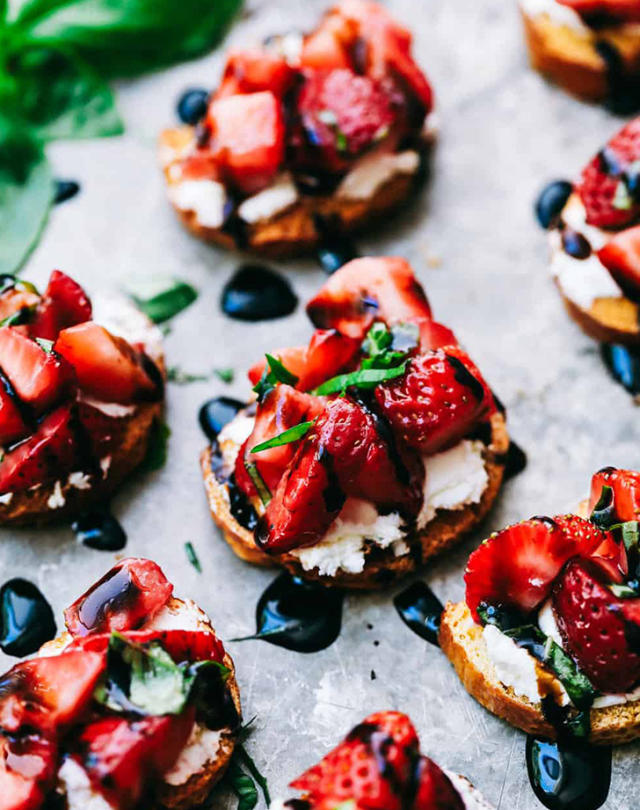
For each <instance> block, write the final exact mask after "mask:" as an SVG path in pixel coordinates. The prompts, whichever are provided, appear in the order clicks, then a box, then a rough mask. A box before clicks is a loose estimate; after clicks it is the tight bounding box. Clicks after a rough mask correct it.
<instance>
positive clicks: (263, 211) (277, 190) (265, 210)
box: [238, 172, 298, 224]
mask: <svg viewBox="0 0 640 810" xmlns="http://www.w3.org/2000/svg"><path fill="white" fill-rule="evenodd" d="M297 199H298V189H297V188H296V186H295V183H294V182H293V179H292V177H291V175H290V174H289V173H288V172H287V173H284V174H282V175H280V177H277V178H276V179H275V181H274V182H273V183H272V184H271V185H270V186H268V187H267V188H265V189H264V190H263V191H260V192H258V194H254V195H253V197H247V199H246V200H244V201H243V202H242V203H241V204H240V205H239V207H238V216H239V217H240V219H243V220H244V221H245V222H249V223H251V224H253V223H255V222H262V221H265V220H268V219H271V218H272V217H274V216H275V215H276V214H280V213H281V212H282V211H286V209H287V208H289V207H291V206H292V205H293V204H294V203H295V202H296V200H297Z"/></svg>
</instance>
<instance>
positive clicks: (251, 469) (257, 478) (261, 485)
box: [244, 462, 271, 506]
mask: <svg viewBox="0 0 640 810" xmlns="http://www.w3.org/2000/svg"><path fill="white" fill-rule="evenodd" d="M244 466H245V468H246V470H247V473H248V474H249V478H250V479H251V480H252V481H253V485H254V486H255V488H256V489H257V490H258V496H259V498H260V500H261V501H262V503H263V504H264V505H265V506H267V505H268V504H269V501H270V500H271V493H270V492H269V487H268V486H267V485H266V484H265V482H264V479H263V478H262V476H261V475H260V472H259V471H258V468H257V467H256V465H255V464H252V463H251V462H245V465H244Z"/></svg>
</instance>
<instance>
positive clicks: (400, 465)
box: [352, 389, 411, 487]
mask: <svg viewBox="0 0 640 810" xmlns="http://www.w3.org/2000/svg"><path fill="white" fill-rule="evenodd" d="M352 399H353V400H354V402H357V403H358V405H359V406H360V407H361V408H362V410H363V411H365V413H366V414H367V415H368V416H370V417H371V418H372V419H373V421H374V425H375V430H376V433H377V434H378V436H380V438H381V439H382V440H383V441H384V442H385V444H386V446H387V450H388V452H389V458H390V459H391V463H392V464H393V467H394V470H395V473H396V477H397V479H398V481H400V483H401V484H402V485H403V486H405V487H408V486H410V484H411V474H410V472H409V470H408V468H407V465H406V464H405V463H404V461H403V459H402V456H401V455H400V452H399V450H398V445H397V443H396V439H395V435H394V433H393V430H392V429H391V425H390V424H389V422H388V421H387V420H386V419H385V417H384V416H383V415H382V414H381V413H380V412H379V411H378V410H377V408H376V407H375V404H374V402H375V400H374V399H373V395H372V394H371V393H367V392H366V391H364V390H357V389H356V390H354V391H353V393H352Z"/></svg>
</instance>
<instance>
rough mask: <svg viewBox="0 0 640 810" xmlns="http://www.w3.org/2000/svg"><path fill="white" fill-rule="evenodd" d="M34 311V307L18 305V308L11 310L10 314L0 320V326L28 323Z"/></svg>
mask: <svg viewBox="0 0 640 810" xmlns="http://www.w3.org/2000/svg"><path fill="white" fill-rule="evenodd" d="M34 311H35V307H20V309H17V310H16V311H15V312H12V313H11V315H7V317H6V318H3V319H2V320H1V321H0V326H22V325H23V324H25V323H29V321H30V320H31V316H32V315H33V313H34Z"/></svg>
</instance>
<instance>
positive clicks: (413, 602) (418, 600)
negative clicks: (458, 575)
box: [393, 580, 444, 647]
mask: <svg viewBox="0 0 640 810" xmlns="http://www.w3.org/2000/svg"><path fill="white" fill-rule="evenodd" d="M393 604H394V605H395V608H396V610H397V611H398V614H399V616H400V618H401V619H402V621H403V622H404V623H405V624H406V625H407V627H409V628H410V629H411V630H413V632H414V633H416V634H417V635H419V636H420V638H423V639H424V640H425V641H428V642H429V644H435V645H436V647H438V646H440V645H439V641H438V631H439V630H440V618H441V616H442V611H443V610H444V605H443V604H442V602H441V601H440V600H439V599H438V597H437V596H436V595H435V594H434V592H433V591H432V590H431V588H430V587H429V586H428V585H427V584H426V583H424V582H422V581H421V580H418V581H417V582H414V583H413V584H412V585H409V587H408V588H405V590H404V591H402V592H401V593H399V594H398V595H397V596H396V597H395V598H394V600H393Z"/></svg>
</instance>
